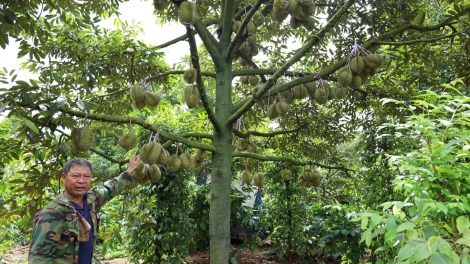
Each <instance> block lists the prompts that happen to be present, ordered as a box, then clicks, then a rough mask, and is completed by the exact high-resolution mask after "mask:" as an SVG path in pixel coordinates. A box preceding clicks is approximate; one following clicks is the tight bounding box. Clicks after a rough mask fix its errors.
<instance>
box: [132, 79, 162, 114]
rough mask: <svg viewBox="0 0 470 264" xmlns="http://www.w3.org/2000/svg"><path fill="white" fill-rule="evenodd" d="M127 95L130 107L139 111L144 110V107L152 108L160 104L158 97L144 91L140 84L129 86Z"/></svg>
mask: <svg viewBox="0 0 470 264" xmlns="http://www.w3.org/2000/svg"><path fill="white" fill-rule="evenodd" d="M129 94H130V97H131V101H132V105H133V106H134V107H135V108H137V109H139V110H141V109H144V108H145V107H146V106H148V107H149V108H153V107H156V106H158V104H160V97H159V96H158V95H157V94H156V93H152V92H149V91H145V88H144V86H143V85H141V84H135V85H131V87H130V88H129Z"/></svg>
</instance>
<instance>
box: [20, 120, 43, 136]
mask: <svg viewBox="0 0 470 264" xmlns="http://www.w3.org/2000/svg"><path fill="white" fill-rule="evenodd" d="M23 122H24V124H25V125H26V126H27V127H29V129H31V130H32V131H33V132H34V133H36V134H38V135H39V129H38V128H37V127H36V125H35V124H34V123H33V122H31V121H29V120H28V119H23Z"/></svg>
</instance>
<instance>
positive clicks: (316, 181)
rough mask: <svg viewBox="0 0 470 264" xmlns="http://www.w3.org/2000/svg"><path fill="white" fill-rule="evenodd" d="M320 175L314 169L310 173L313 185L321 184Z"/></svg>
mask: <svg viewBox="0 0 470 264" xmlns="http://www.w3.org/2000/svg"><path fill="white" fill-rule="evenodd" d="M321 178H322V177H321V175H320V173H319V172H318V171H314V172H313V175H312V183H313V186H315V187H318V186H320V184H321Z"/></svg>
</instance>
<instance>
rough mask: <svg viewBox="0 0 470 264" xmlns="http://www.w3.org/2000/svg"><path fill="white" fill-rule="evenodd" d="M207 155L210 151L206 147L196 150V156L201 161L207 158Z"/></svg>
mask: <svg viewBox="0 0 470 264" xmlns="http://www.w3.org/2000/svg"><path fill="white" fill-rule="evenodd" d="M207 155H209V153H208V152H207V151H206V150H204V149H198V150H196V158H197V160H199V161H204V160H205V159H206V158H207Z"/></svg>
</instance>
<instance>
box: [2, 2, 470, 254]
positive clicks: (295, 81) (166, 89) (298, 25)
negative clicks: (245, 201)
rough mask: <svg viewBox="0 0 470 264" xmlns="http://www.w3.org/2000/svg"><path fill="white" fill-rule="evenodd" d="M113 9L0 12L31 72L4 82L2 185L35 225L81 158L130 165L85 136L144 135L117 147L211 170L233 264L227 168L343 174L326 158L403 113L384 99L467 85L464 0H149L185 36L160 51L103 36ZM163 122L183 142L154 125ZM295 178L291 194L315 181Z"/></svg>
mask: <svg viewBox="0 0 470 264" xmlns="http://www.w3.org/2000/svg"><path fill="white" fill-rule="evenodd" d="M122 2H123V1H85V2H84V1H64V0H47V1H38V0H32V1H15V0H7V1H3V2H2V3H1V4H0V46H1V47H2V48H3V49H5V47H6V46H7V45H8V44H9V43H10V42H12V41H18V42H19V43H20V51H19V54H18V56H19V57H23V56H28V57H29V59H28V62H27V63H26V64H25V65H24V67H25V68H26V69H28V70H29V71H31V72H33V73H35V74H37V76H38V78H37V79H36V80H28V81H25V80H17V79H16V78H17V77H16V74H15V72H14V70H12V69H4V70H2V71H1V72H0V78H1V79H0V81H1V82H2V83H3V84H2V88H1V90H0V92H1V97H2V100H1V102H0V109H1V110H2V113H3V114H4V115H5V117H6V119H5V120H4V121H3V122H6V123H8V124H9V126H10V128H11V130H10V134H9V138H10V140H3V139H2V141H0V143H1V145H0V149H1V150H2V153H4V155H2V157H1V160H0V165H1V166H0V167H2V168H3V167H5V165H11V164H12V163H21V164H22V166H23V167H25V168H26V169H25V170H22V171H15V172H14V176H13V178H15V183H17V184H18V189H17V191H18V192H24V195H26V196H28V197H30V198H31V199H30V200H31V201H34V204H33V203H32V202H31V203H30V204H29V205H30V206H29V207H28V208H29V209H30V211H31V212H30V213H31V214H33V213H34V210H35V209H37V207H38V204H39V203H38V201H41V199H42V198H43V196H44V195H45V192H46V190H48V189H49V188H52V186H51V181H52V179H58V176H59V173H60V169H61V165H62V164H63V162H64V161H65V160H67V159H68V158H70V157H73V156H77V155H81V156H86V155H88V154H89V153H90V151H91V152H93V153H97V154H99V155H102V156H103V157H106V158H108V159H109V160H110V161H112V162H115V163H118V164H120V165H124V164H126V160H125V159H122V160H116V159H112V158H111V157H110V156H108V155H106V153H103V152H102V151H101V150H100V149H96V148H94V147H93V144H92V143H93V142H92V141H93V136H92V135H93V133H116V134H118V135H120V136H121V135H126V137H129V133H130V131H131V129H128V128H127V126H128V125H130V126H131V127H139V129H142V130H146V131H148V132H150V133H152V135H153V136H152V137H151V138H150V139H147V138H146V139H143V138H141V139H140V140H141V141H140V142H142V141H145V142H146V144H145V146H147V144H152V145H148V146H147V147H146V148H143V149H144V150H143V151H142V149H141V148H142V147H143V145H140V146H138V147H135V148H134V149H131V147H132V146H133V145H134V144H131V143H133V141H134V138H132V137H131V139H124V138H122V139H120V140H121V142H123V143H125V144H123V145H125V146H126V148H129V149H131V151H134V152H137V151H139V149H140V150H141V154H144V155H147V160H146V162H147V163H158V162H159V163H160V164H163V166H165V164H166V163H167V162H168V160H167V159H166V158H169V156H173V154H175V153H168V152H167V151H165V149H166V148H168V147H169V146H171V145H173V146H175V145H180V146H181V148H180V149H182V150H184V152H186V153H194V154H193V155H192V156H194V157H189V159H190V161H191V165H190V166H192V167H193V168H194V167H199V166H205V167H208V168H210V170H211V175H212V177H211V191H210V201H211V204H210V206H211V208H210V236H211V241H210V249H211V263H228V252H229V236H230V230H229V226H230V219H229V215H230V186H231V181H232V179H233V178H234V177H238V172H237V171H232V168H233V167H234V166H232V165H233V164H236V163H240V164H247V163H257V162H260V163H261V165H258V166H262V162H265V161H275V162H283V163H284V164H286V165H285V166H286V169H288V167H289V166H306V167H308V168H311V167H314V168H327V169H330V170H342V171H343V172H344V173H345V174H348V175H350V176H351V174H352V172H351V171H352V170H351V168H348V167H347V166H345V165H344V164H346V163H345V162H344V159H342V158H341V156H340V155H338V153H337V152H336V151H335V149H336V148H335V147H336V146H338V144H341V143H343V142H345V141H348V140H350V139H352V138H353V137H354V136H355V132H357V131H359V130H360V129H361V128H362V127H365V126H375V125H378V124H380V122H382V121H383V120H384V119H385V118H386V117H387V118H403V116H405V115H406V114H407V113H406V112H403V111H401V110H400V108H399V107H397V106H395V105H393V104H386V105H382V104H381V101H380V99H382V98H392V99H393V98H394V99H400V100H405V101H407V100H408V101H410V100H411V98H413V96H414V95H415V94H416V93H418V92H419V90H420V89H435V90H436V91H442V90H443V89H445V86H442V85H441V84H442V83H446V82H448V81H449V80H451V79H453V78H455V77H460V78H462V79H463V80H464V82H465V84H464V85H468V83H469V72H468V69H469V68H470V67H469V60H468V56H469V49H470V47H469V43H470V40H469V34H468V30H469V25H468V23H469V12H470V7H469V3H468V1H465V0H460V1H459V0H457V1H450V0H449V1H422V0H421V1H420V0H416V1H398V2H396V1H386V0H379V1H369V0H367V1H366V0H364V1H355V0H343V1H329V0H319V1H314V0H310V1H304V0H271V1H267V0H258V1H254V0H246V1H238V0H222V1H220V2H219V1H197V2H191V1H169V0H154V1H153V3H152V4H153V6H154V9H155V10H154V14H155V17H156V21H157V22H158V23H168V22H170V21H179V22H180V26H181V27H185V28H186V34H184V35H182V36H180V37H178V38H176V39H174V40H173V41H170V42H167V43H142V42H140V41H137V40H136V36H137V34H138V33H139V32H140V29H139V28H138V27H136V26H132V25H128V24H127V23H121V24H120V25H119V27H118V28H117V29H115V30H108V29H103V28H100V27H99V26H98V22H99V21H100V20H101V19H102V18H107V17H110V16H111V15H113V14H116V12H117V10H118V8H119V5H120V3H122ZM155 26H156V27H158V25H157V24H156V25H155ZM196 38H199V39H200V40H201V42H202V45H200V46H198V45H197V44H196ZM180 41H185V42H187V43H188V52H187V54H188V55H189V58H190V59H189V61H188V62H187V64H185V65H179V66H177V67H174V68H172V67H169V66H167V65H166V64H165V62H164V60H165V57H164V56H165V50H164V48H165V47H167V46H169V45H173V44H174V43H177V42H180ZM463 92H465V90H464V91H463ZM169 95H177V96H176V97H175V96H169ZM175 98H177V99H175ZM410 103H411V102H410ZM174 120H179V121H181V124H180V129H179V130H178V133H170V132H168V131H166V130H165V129H162V127H163V128H164V127H165V126H164V124H165V122H174ZM381 120H382V121H381ZM90 131H93V132H91V133H90ZM78 132H79V133H78ZM84 138H87V139H86V140H85V142H83V141H84ZM13 143H14V144H13ZM116 143H117V142H116ZM147 148H148V149H150V150H151V151H150V152H149V151H146V150H145V149H147ZM157 149H158V150H157ZM155 150H157V151H158V154H161V153H163V156H161V155H156V154H155V153H154V151H155ZM180 154H181V152H180ZM207 154H209V158H206V155H207ZM175 155H176V154H175ZM155 156H158V157H155ZM187 158H188V157H187V156H186V158H185V160H186V161H187ZM162 159H165V160H162ZM180 160H181V158H180ZM255 161H256V162H255ZM182 163H183V162H182ZM151 165H152V164H143V165H142V168H143V170H146V169H145V168H150V166H151ZM171 165H172V166H171V168H172V170H173V169H175V168H174V165H175V164H174V163H172V164H171ZM250 166H252V167H251V168H253V167H254V166H253V165H246V166H245V167H244V166H243V165H242V166H240V167H244V169H247V168H250ZM242 170H243V169H240V172H241V171H242ZM251 170H252V171H251V172H250V171H249V173H251V174H255V171H254V169H251ZM245 174H246V175H248V174H247V173H245ZM304 175H310V176H312V177H311V178H312V179H313V178H315V179H317V176H315V177H313V174H309V173H304ZM140 176H141V175H139V177H140ZM310 176H305V177H307V178H310ZM264 177H281V175H264ZM305 177H303V178H302V179H303V180H302V181H299V182H298V184H302V185H305V186H306V187H312V186H317V185H318V181H317V180H309V179H307V178H305ZM259 182H260V180H259V179H258V184H259ZM314 182H315V183H314ZM313 188H315V187H313Z"/></svg>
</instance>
